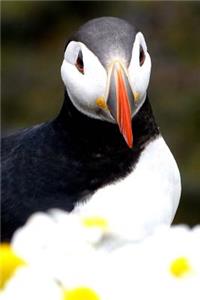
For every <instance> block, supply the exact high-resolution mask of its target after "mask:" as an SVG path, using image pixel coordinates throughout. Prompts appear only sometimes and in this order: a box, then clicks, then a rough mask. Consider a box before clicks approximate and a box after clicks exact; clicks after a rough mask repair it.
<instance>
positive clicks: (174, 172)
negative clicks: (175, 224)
mask: <svg viewBox="0 0 200 300" xmlns="http://www.w3.org/2000/svg"><path fill="white" fill-rule="evenodd" d="M180 194H181V180H180V174H179V170H178V167H177V164H176V162H175V160H174V158H173V156H172V154H171V152H170V150H169V148H168V146H167V145H166V143H165V141H164V139H163V138H162V137H161V136H160V137H158V138H156V139H155V140H153V141H152V142H150V143H149V144H148V145H147V146H146V148H145V149H144V151H143V152H142V154H141V156H140V158H139V161H138V162H137V164H136V166H135V167H134V168H133V170H132V172H131V173H130V174H129V175H128V176H127V177H125V178H123V179H122V180H120V181H117V182H116V183H114V184H111V185H107V186H105V187H104V188H101V189H99V190H98V191H97V192H96V193H95V194H94V195H93V196H92V197H91V198H90V199H89V200H88V201H87V202H85V203H84V204H79V205H78V206H77V207H76V208H75V211H77V212H78V213H80V214H83V215H86V216H87V215H88V216H90V215H95V216H104V217H105V218H106V219H108V220H109V221H111V223H112V227H113V228H115V231H116V232H118V233H119V234H120V233H121V235H122V236H123V237H126V238H131V239H134V240H137V239H141V238H143V237H144V236H146V235H147V234H150V233H152V232H153V231H154V229H155V228H156V227H157V226H159V225H170V224H171V222H172V220H173V218H174V215H175V212H176V209H177V206H178V203H179V199H180Z"/></svg>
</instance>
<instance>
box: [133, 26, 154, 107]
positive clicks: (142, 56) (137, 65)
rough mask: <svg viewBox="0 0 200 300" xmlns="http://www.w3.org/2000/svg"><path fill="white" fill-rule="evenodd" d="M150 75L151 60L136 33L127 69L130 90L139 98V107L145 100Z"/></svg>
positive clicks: (143, 40)
mask: <svg viewBox="0 0 200 300" xmlns="http://www.w3.org/2000/svg"><path fill="white" fill-rule="evenodd" d="M150 74H151V58H150V55H149V53H148V52H147V46H146V42H145V39H144V36H143V34H142V33H141V32H138V33H137V34H136V37H135V41H134V44H133V50H132V57H131V61H130V64H129V68H128V78H129V82H130V85H131V89H132V91H133V93H134V94H135V95H137V97H138V98H139V100H140V101H139V103H140V107H141V105H142V104H143V103H144V101H145V98H146V91H147V88H148V84H149V79H150Z"/></svg>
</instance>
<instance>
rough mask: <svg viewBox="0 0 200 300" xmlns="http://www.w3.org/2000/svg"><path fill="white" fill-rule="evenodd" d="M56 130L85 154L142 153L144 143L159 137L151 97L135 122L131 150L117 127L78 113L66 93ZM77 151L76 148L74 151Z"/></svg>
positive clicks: (56, 121)
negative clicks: (150, 101)
mask: <svg viewBox="0 0 200 300" xmlns="http://www.w3.org/2000/svg"><path fill="white" fill-rule="evenodd" d="M54 128H55V129H56V130H58V131H59V135H60V134H62V138H66V139H68V143H69V142H70V144H71V145H73V146H74V147H75V148H77V149H79V151H82V152H84V153H85V155H87V154H88V155H89V154H91V155H92V154H94V155H96V154H97V153H99V154H105V153H107V152H108V153H112V151H113V153H121V152H123V153H124V152H125V153H126V152H131V151H135V152H140V151H141V150H142V149H143V148H144V146H145V144H146V143H147V142H148V141H149V140H151V139H153V138H154V137H155V136H157V135H158V134H159V130H158V127H157V124H156V122H155V119H154V116H153V112H152V109H151V105H150V103H149V99H148V96H147V97H146V100H145V102H144V104H143V106H142V107H141V109H140V110H139V112H138V113H137V115H136V116H135V117H134V118H133V120H132V128H133V148H132V149H130V148H128V146H127V144H126V142H125V141H124V138H123V136H122V135H121V133H120V131H119V128H118V126H117V125H116V124H112V123H109V122H106V121H101V120H96V119H92V118H90V117H88V116H87V115H84V114H83V113H81V112H79V111H78V110H77V109H76V108H75V106H74V105H73V104H72V102H71V100H70V98H69V96H68V94H67V92H66V91H65V97H64V103H63V106H62V108H61V111H60V113H59V115H58V117H57V118H56V119H55V120H54ZM74 150H75V149H74Z"/></svg>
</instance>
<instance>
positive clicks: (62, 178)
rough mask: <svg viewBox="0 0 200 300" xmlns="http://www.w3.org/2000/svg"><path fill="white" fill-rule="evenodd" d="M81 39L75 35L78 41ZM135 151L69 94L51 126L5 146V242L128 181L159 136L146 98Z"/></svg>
mask: <svg viewBox="0 0 200 300" xmlns="http://www.w3.org/2000/svg"><path fill="white" fill-rule="evenodd" d="M76 36H77V35H76ZM132 126H133V136H134V146H133V148H132V149H130V148H128V147H127V144H126V143H125V141H124V139H123V137H122V135H121V134H120V132H119V129H118V126H117V125H115V124H112V123H109V122H104V121H101V120H95V119H92V118H89V117H87V116H86V115H84V114H82V113H81V112H79V111H78V110H77V109H76V108H75V107H74V106H73V104H72V102H71V100H70V98H69V96H68V94H67V92H66V91H65V97H64V104H63V107H62V109H61V111H60V113H59V115H58V116H57V117H56V118H55V119H54V120H52V121H49V122H47V123H43V124H40V125H36V126H34V127H32V128H29V129H24V130H22V131H20V132H18V133H16V134H13V135H10V136H8V137H4V138H3V140H2V236H1V238H2V240H9V239H10V238H11V236H12V234H13V232H14V231H15V230H16V228H18V227H19V226H21V225H23V224H24V223H25V221H26V220H27V218H28V217H29V216H30V215H31V214H32V213H34V212H36V211H46V210H47V209H50V208H62V209H65V210H66V211H71V210H72V209H73V207H74V205H75V204H76V203H77V202H78V201H84V200H85V199H87V198H88V197H89V196H90V195H92V193H94V192H95V191H96V190H97V189H99V188H100V187H102V186H104V185H106V184H108V183H110V182H113V181H115V180H118V179H120V178H122V177H124V176H126V175H127V174H128V173H129V172H130V171H131V169H132V167H133V166H134V164H135V163H136V162H137V160H138V158H139V156H140V153H141V151H142V150H143V148H144V147H145V144H146V143H147V142H148V141H149V140H150V139H152V138H153V137H155V136H156V135H158V134H159V130H158V127H157V125H156V123H155V120H154V117H153V114H152V111H151V107H150V103H149V100H148V97H147V98H146V100H145V102H144V104H143V106H142V108H141V109H140V111H139V112H138V113H137V114H136V116H135V117H134V118H133V120H132Z"/></svg>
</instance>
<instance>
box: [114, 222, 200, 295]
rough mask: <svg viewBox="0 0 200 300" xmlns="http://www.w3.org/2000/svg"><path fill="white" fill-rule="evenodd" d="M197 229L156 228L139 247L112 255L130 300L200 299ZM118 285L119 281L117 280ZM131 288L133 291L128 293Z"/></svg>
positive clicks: (135, 245) (181, 227) (120, 250)
mask: <svg viewBox="0 0 200 300" xmlns="http://www.w3.org/2000/svg"><path fill="white" fill-rule="evenodd" d="M199 253H200V228H199V227H198V228H194V229H192V230H191V229H189V228H188V227H186V226H173V227H171V228H170V229H169V228H166V227H161V228H159V229H158V230H157V231H156V232H155V234H154V235H152V236H151V237H149V238H147V239H146V240H144V241H143V242H141V243H138V244H136V243H135V244H129V245H125V246H123V247H122V248H120V249H117V250H116V251H115V253H113V259H114V260H116V261H118V262H119V264H118V267H119V269H120V270H121V273H122V274H126V281H124V280H123V276H124V275H123V276H122V277H121V279H122V280H121V283H122V285H124V284H125V286H124V288H123V289H124V290H125V289H127V290H128V295H132V299H137V300H140V299H155V300H158V299H164V300H168V299H182V300H186V299H193V300H196V299H200V289H199V284H200V259H199ZM117 280H118V281H119V282H120V278H118V279H117ZM130 286H132V288H133V289H132V290H130Z"/></svg>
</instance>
